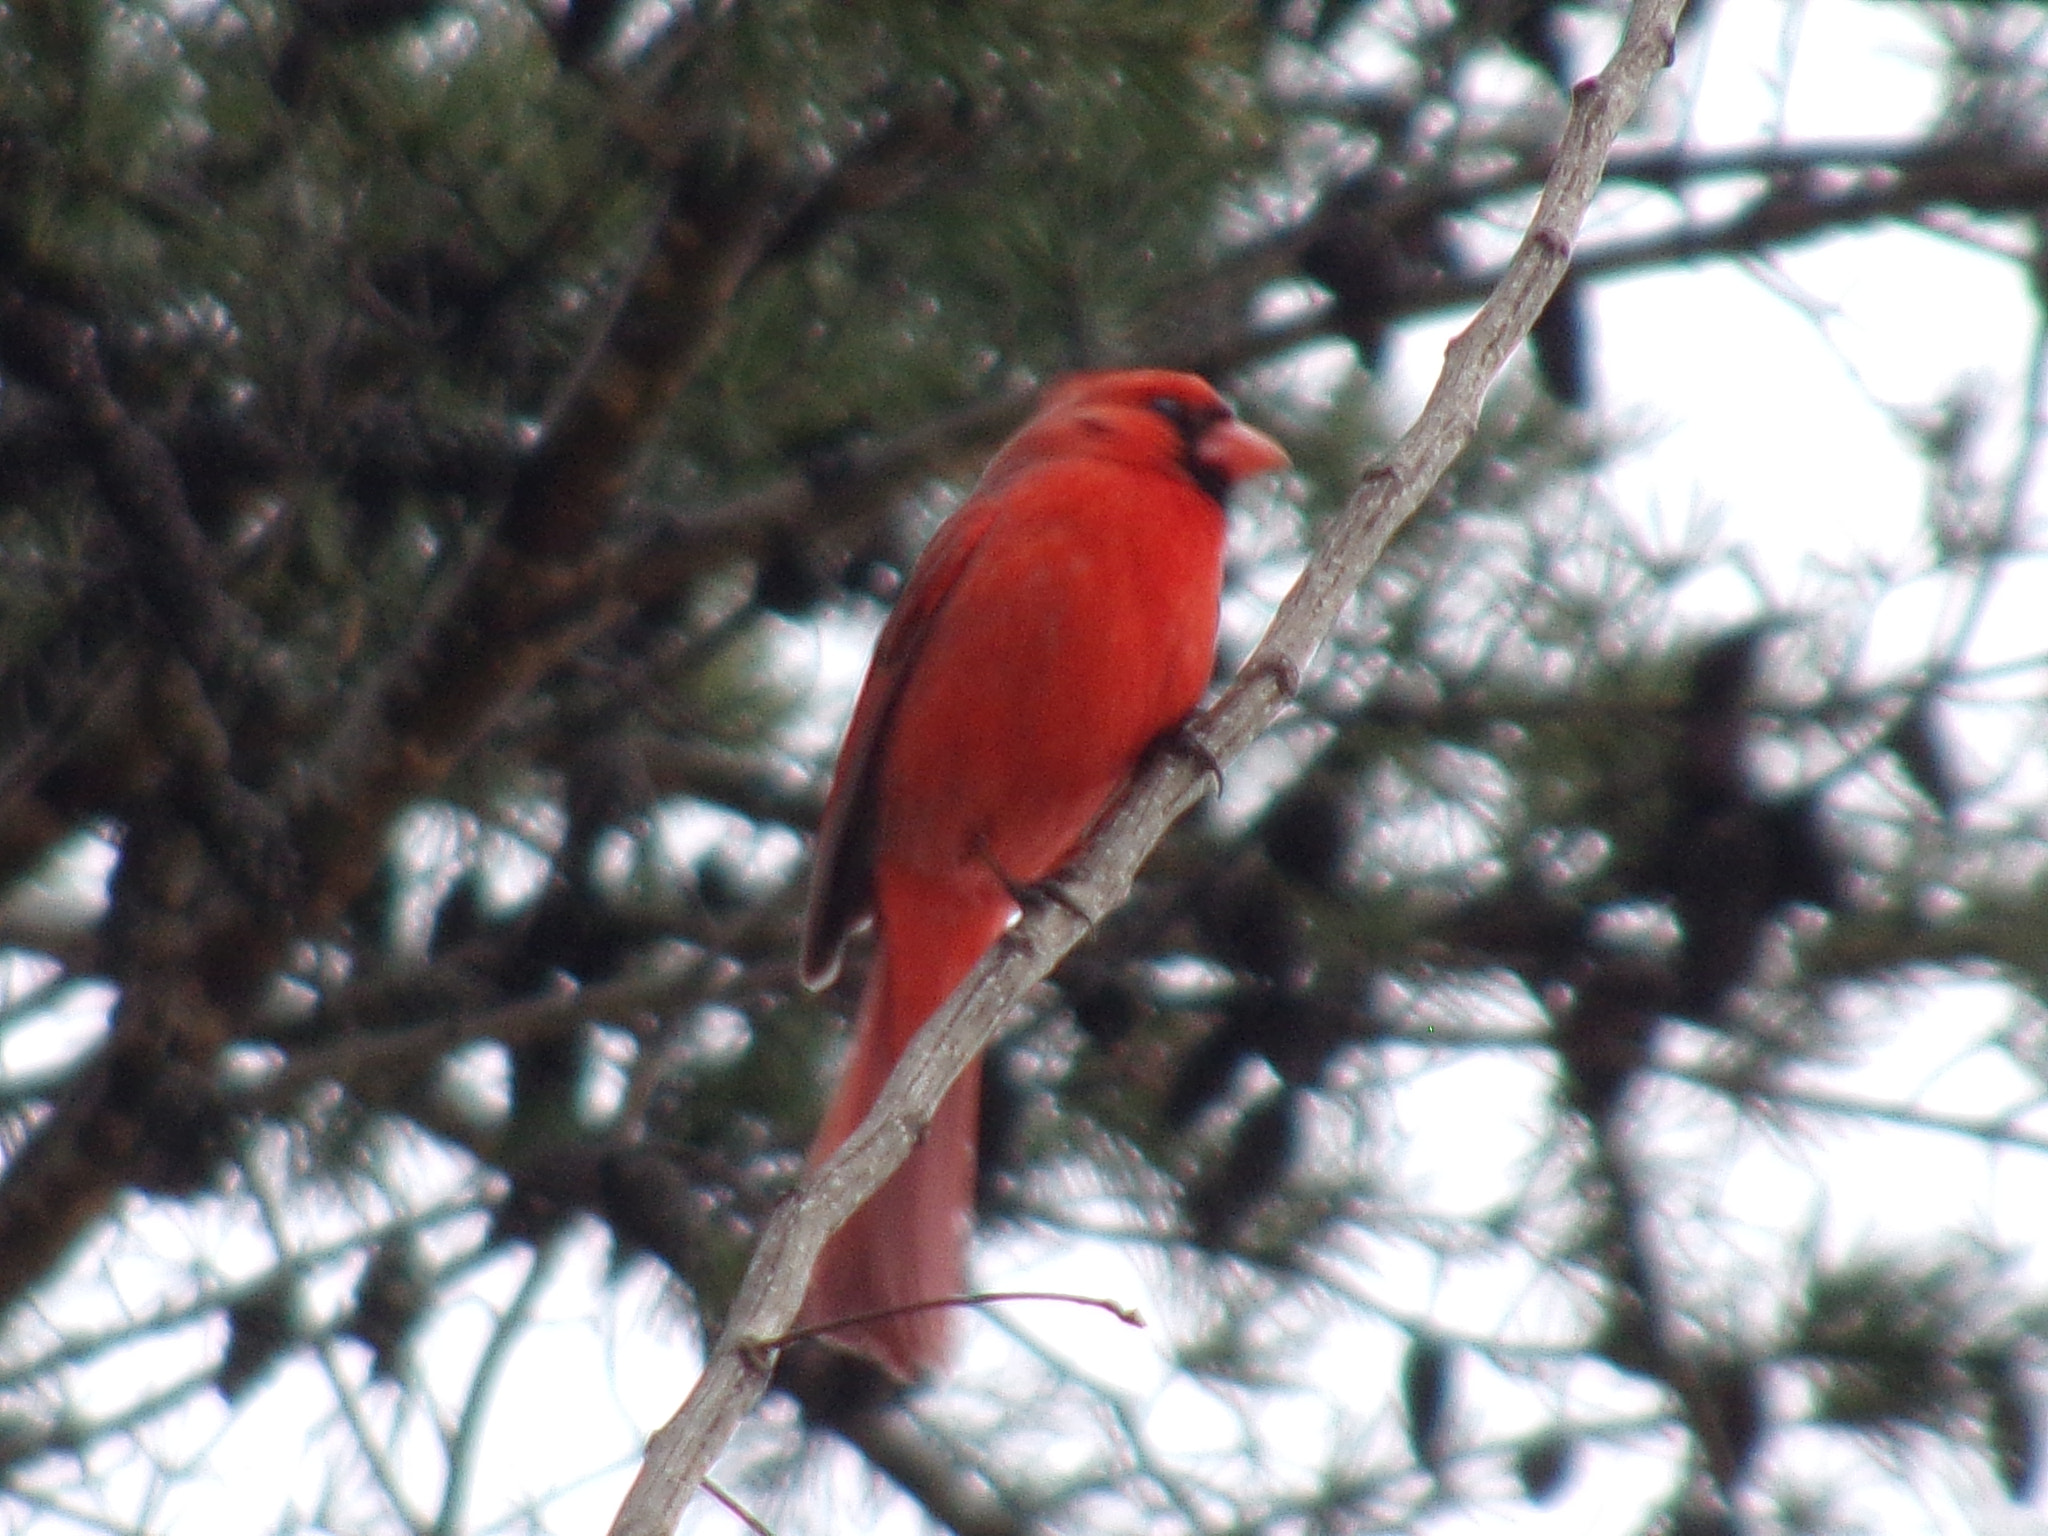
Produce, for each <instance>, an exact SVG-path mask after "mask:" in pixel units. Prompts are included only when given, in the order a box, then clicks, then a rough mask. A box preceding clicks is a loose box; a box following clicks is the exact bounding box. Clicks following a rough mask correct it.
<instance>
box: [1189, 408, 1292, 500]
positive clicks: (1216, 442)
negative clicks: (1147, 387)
mask: <svg viewBox="0 0 2048 1536" xmlns="http://www.w3.org/2000/svg"><path fill="white" fill-rule="evenodd" d="M1195 461H1196V462H1197V463H1198V464H1200V465H1201V466H1202V467H1203V468H1204V469H1206V470H1208V471H1209V472H1210V473H1211V474H1214V475H1215V476H1216V477H1217V478H1218V479H1220V480H1221V481H1222V482H1223V483H1224V484H1225V485H1226V486H1230V485H1235V484H1237V482H1238V481H1240V480H1244V479H1248V478H1250V477H1251V476H1253V475H1263V474H1265V473H1266V472H1267V471H1269V470H1275V469H1285V468H1287V467H1288V466H1289V465H1290V464H1292V463H1293V462H1294V461H1293V460H1292V459H1290V458H1288V457H1287V450H1286V449H1285V448H1282V447H1281V446H1280V445H1279V444H1278V443H1276V442H1274V441H1273V439H1272V438H1270V437H1268V436H1266V434H1265V433H1263V432H1261V431H1260V430H1259V429H1258V428H1257V427H1249V426H1246V425H1245V424H1244V423H1243V422H1241V421H1239V420H1238V419H1237V418H1236V417H1235V416H1231V417H1227V418H1225V419H1224V420H1222V421H1219V422H1217V423H1216V425H1215V426H1213V427H1211V428H1209V430H1208V431H1206V432H1204V433H1203V434H1202V437H1201V440H1200V441H1199V442H1197V443H1196V444H1195Z"/></svg>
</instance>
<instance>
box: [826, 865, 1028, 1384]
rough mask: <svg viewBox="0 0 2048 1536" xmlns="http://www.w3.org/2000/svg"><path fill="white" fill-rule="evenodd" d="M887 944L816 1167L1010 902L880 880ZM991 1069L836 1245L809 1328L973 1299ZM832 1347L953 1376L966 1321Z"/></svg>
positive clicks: (1004, 918) (883, 1327) (846, 1332)
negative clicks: (971, 1239)
mask: <svg viewBox="0 0 2048 1536" xmlns="http://www.w3.org/2000/svg"><path fill="white" fill-rule="evenodd" d="M877 884H878V889H877V893H876V894H877V903H876V905H877V908H878V924H877V926H878V929H879V933H878V936H877V941H876V945H875V958H874V964H873V967H872V969H871V970H870V972H869V975H868V983H867V988H866V990H865V991H864V992H863V993H862V995H861V1002H860V1012H859V1014H858V1015H857V1017H856V1021H855V1028H854V1039H853V1047H852V1051H851V1053H850V1055H849V1057H848V1059H847V1063H846V1068H845V1071H844V1073H843V1075H842V1076H841V1077H840V1080H839V1086H838V1089H837V1090H836V1091H835V1092H834V1094H833V1096H832V1102H831V1104H830V1105H829V1106H828V1107H827V1109H826V1111H825V1118H824V1122H823V1123H822V1124H821V1125H820V1126H819V1127H818V1134H817V1137H816V1139H815V1140H814V1141H813V1142H812V1143H811V1151H810V1162H811V1163H812V1164H813V1165H816V1164H817V1163H818V1162H819V1161H820V1160H822V1159H823V1158H825V1157H826V1156H828V1155H829V1154H831V1153H832V1152H834V1151H835V1150H837V1149H838V1147H839V1145H840V1143H842V1142H843V1141H845V1140H846V1138H847V1137H848V1136H850V1135H852V1134H853V1131H854V1128H855V1127H856V1126H858V1125H859V1124H860V1122H861V1121H862V1120H863V1119H864V1118H865V1117H866V1115H867V1113H868V1111H869V1110H870V1109H871V1108H873V1106H874V1102H875V1099H876V1097H877V1096H878V1095H879V1094H880V1093H881V1091H882V1085H883V1084H884V1083H885V1082H887V1081H888V1077H889V1073H890V1071H891V1070H892V1069H893V1068H894V1067H895V1065H896V1063H897V1061H898V1060H899V1059H900V1058H901V1057H902V1055H903V1052H904V1050H905V1049H906V1048H907V1047H908V1046H909V1044H910V1041H911V1039H912V1038H913V1037H914V1036H915V1035H916V1034H917V1031H918V1030H919V1028H921V1027H922V1026H923V1024H924V1022H925V1020H926V1019H928V1018H930V1017H931V1015H932V1013H933V1011H934V1010H936V1009H937V1008H938V1006H939V1005H940V1004H941V1003H943V1002H944V1001H945V1000H946V998H947V997H948V996H949V995H950V994H951V993H952V991H953V989H954V987H956V986H957V985H959V983H960V980H961V979H962V978H963V977H964V976H966V974H967V973H968V972H969V971H970V970H972V969H973V968H974V964H975V962H976V961H977V960H979V959H980V958H981V956H982V954H983V953H984V952H985V951H986V950H987V949H988V947H989V946H990V945H991V944H993V943H994V942H995V940H996V939H997V937H998V936H999V935H1000V934H1001V933H1002V931H1003V929H1004V928H1005V927H1006V926H1007V925H1008V922H1009V918H1010V913H1011V911H1012V910H1013V908H1012V907H1011V904H1010V902H1009V900H1008V898H1007V897H1006V896H1005V897H1003V898H1002V899H1001V900H999V901H998V900H993V899H983V900H979V901H975V900H966V901H963V899H962V896H961V893H960V892H959V890H958V889H957V888H954V889H951V890H946V891H942V892H940V891H933V892H925V891H919V890H906V889H905V888H904V883H903V882H900V881H891V880H890V879H889V878H888V877H887V876H882V877H880V878H879V879H878V882H877ZM980 1109H981V1064H980V1063H979V1062H976V1063H975V1064H974V1065H973V1066H970V1067H969V1068H968V1069H967V1070H966V1071H965V1072H964V1073H962V1074H961V1076H960V1078H959V1080H958V1081H956V1082H955V1083H954V1084H953V1086H952V1087H951V1088H950V1089H949V1090H948V1091H947V1093H946V1097H945V1099H944V1100H943V1101H942V1102H941V1103H940V1106H939V1111H938V1113H937V1114H936V1115H935V1116H933V1118H932V1122H931V1124H930V1125H929V1126H928V1127H926V1129H925V1132H924V1134H923V1136H921V1137H920V1138H919V1139H918V1142H917V1145H915V1146H914V1147H912V1148H911V1149H910V1156H909V1157H908V1158H906V1159H905V1160H904V1162H903V1165H902V1166H901V1167H899V1168H898V1169H897V1170H896V1171H895V1172H894V1173H893V1174H891V1175H890V1176H889V1179H888V1181H887V1182H886V1183H884V1184H883V1185H882V1187H881V1188H880V1189H878V1190H877V1191H875V1193H874V1195H873V1196H871V1197H870V1198H869V1200H868V1202H867V1204H865V1205H863V1206H862V1207H861V1208H860V1209H859V1210H858V1211H856V1212H854V1214H853V1217H852V1219H851V1220H850V1221H848V1222H847V1223H846V1225H845V1226H843V1227H841V1228H840V1229H839V1231H838V1232H836V1233H835V1234H833V1236H832V1239H831V1240H830V1241H829V1242H828V1243H827V1244H826V1245H825V1250H824V1252H823V1253H822V1254H821V1255H820V1256H819V1258H818V1265H817V1268H816V1269H815V1270H814V1271H813V1272H812V1274H811V1285H810V1290H809V1291H808V1292H807V1293H806V1295H805V1297H804V1304H803V1310H802V1312H801V1313H800V1314H799V1315H798V1318H797V1324H798V1326H799V1327H804V1328H811V1327H820V1326H822V1325H825V1324H830V1323H838V1322H840V1321H841V1320H842V1319H849V1318H856V1317H861V1316H863V1315H864V1314H868V1313H874V1312H883V1311H890V1309H895V1308H903V1307H909V1306H915V1305H916V1304H918V1303H920V1302H930V1301H939V1300H944V1299H946V1298H948V1297H952V1296H957V1295H959V1294H960V1292H961V1288H962V1285H963V1283H964V1279H965V1274H966V1259H967V1235H968V1229H969V1227H970V1225H971V1224H972V1220H973V1206H974V1169H975V1139H976V1128H977V1124H978V1121H979V1118H980ZM826 1337H828V1338H830V1339H831V1340H832V1342H833V1343H835V1344H839V1345H841V1346H843V1347H845V1348H848V1349H852V1350H856V1351H858V1352H859V1353H861V1354H863V1355H866V1356H868V1357H869V1358H870V1359H872V1360H874V1361H875V1362H876V1363H877V1364H879V1365H881V1366H882V1367H884V1368H885V1369H886V1370H888V1371H889V1372H890V1373H891V1374H893V1375H895V1376H896V1377H898V1378H899V1379H901V1380H903V1381H915V1380H917V1379H918V1378H920V1377H922V1376H924V1375H926V1374H928V1373H929V1372H930V1371H932V1370H933V1369H935V1368H936V1367H937V1366H938V1365H939V1364H941V1363H942V1362H943V1361H944V1359H945V1357H946V1354H947V1351H948V1348H949V1346H950V1343H951V1337H952V1311H951V1309H948V1308H944V1307H927V1308H924V1309H922V1310H919V1311H914V1312H898V1311H891V1312H890V1315H889V1316H886V1317H878V1318H872V1319H870V1320H868V1321H864V1322H849V1323H846V1325H845V1326H843V1327H838V1328H833V1329H832V1330H831V1331H830V1332H829V1333H828V1334H827V1335H826Z"/></svg>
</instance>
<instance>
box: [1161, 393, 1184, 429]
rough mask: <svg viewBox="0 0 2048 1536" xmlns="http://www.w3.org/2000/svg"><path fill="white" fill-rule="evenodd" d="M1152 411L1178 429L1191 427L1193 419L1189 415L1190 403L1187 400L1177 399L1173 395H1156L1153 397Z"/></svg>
mask: <svg viewBox="0 0 2048 1536" xmlns="http://www.w3.org/2000/svg"><path fill="white" fill-rule="evenodd" d="M1152 409H1153V410H1155V411H1157V412H1158V413H1159V414H1160V415H1162V416H1164V417H1165V418H1166V419H1167V420H1168V421H1170V422H1172V423H1173V424H1174V425H1175V426H1176V427H1181V428H1186V427H1187V426H1189V425H1190V421H1191V418H1190V416H1189V414H1188V403H1187V401H1185V400H1180V399H1176V398H1175V397H1174V396H1172V395H1154V396H1153V397H1152Z"/></svg>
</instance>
